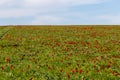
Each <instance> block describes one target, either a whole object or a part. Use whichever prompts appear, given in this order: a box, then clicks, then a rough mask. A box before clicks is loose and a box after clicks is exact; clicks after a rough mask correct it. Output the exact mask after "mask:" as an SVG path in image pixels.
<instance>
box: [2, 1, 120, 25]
mask: <svg viewBox="0 0 120 80" xmlns="http://www.w3.org/2000/svg"><path fill="white" fill-rule="evenodd" d="M0 25H120V0H0Z"/></svg>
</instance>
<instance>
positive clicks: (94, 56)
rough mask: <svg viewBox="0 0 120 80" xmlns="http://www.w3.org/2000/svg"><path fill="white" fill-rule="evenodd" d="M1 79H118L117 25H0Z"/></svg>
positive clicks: (119, 30) (119, 35) (119, 49)
mask: <svg viewBox="0 0 120 80" xmlns="http://www.w3.org/2000/svg"><path fill="white" fill-rule="evenodd" d="M0 80H120V27H118V26H56V27H55V26H43V27H42V26H40V27H38V26H35V27H34V26H27V27H26V26H16V27H13V26H6V27H0Z"/></svg>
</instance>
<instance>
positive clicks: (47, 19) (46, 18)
mask: <svg viewBox="0 0 120 80" xmlns="http://www.w3.org/2000/svg"><path fill="white" fill-rule="evenodd" d="M64 20H65V19H63V18H61V17H57V16H51V15H43V16H37V17H36V18H35V19H34V20H33V21H32V24H35V25H37V24H41V25H44V24H46V25H47V24H49V25H52V24H60V22H62V21H64Z"/></svg>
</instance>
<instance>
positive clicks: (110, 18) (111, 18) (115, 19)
mask: <svg viewBox="0 0 120 80" xmlns="http://www.w3.org/2000/svg"><path fill="white" fill-rule="evenodd" d="M96 19H97V20H101V21H105V22H109V23H110V24H120V14H118V15H109V14H108V15H100V16H97V17H96Z"/></svg>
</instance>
